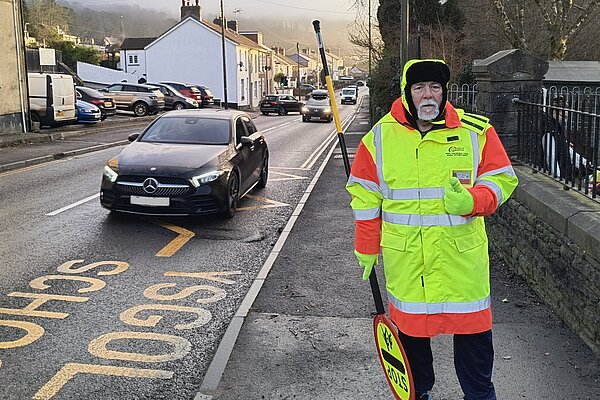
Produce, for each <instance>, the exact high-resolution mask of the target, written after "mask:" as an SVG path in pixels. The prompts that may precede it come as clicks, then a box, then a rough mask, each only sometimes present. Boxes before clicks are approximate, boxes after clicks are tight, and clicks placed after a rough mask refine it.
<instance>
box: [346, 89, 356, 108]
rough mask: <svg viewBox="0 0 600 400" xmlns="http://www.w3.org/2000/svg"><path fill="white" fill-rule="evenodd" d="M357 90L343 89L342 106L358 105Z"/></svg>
mask: <svg viewBox="0 0 600 400" xmlns="http://www.w3.org/2000/svg"><path fill="white" fill-rule="evenodd" d="M356 97H357V94H356V88H350V87H345V88H343V89H342V104H346V103H351V104H356Z"/></svg>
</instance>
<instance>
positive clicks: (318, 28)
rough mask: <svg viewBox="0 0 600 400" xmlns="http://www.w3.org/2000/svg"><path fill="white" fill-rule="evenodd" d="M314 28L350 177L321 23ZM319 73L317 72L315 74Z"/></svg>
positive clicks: (314, 22) (336, 126) (345, 164)
mask: <svg viewBox="0 0 600 400" xmlns="http://www.w3.org/2000/svg"><path fill="white" fill-rule="evenodd" d="M313 26H314V27H315V33H316V34H317V44H318V45H319V52H320V53H321V63H322V64H323V71H324V72H325V82H326V83H327V91H328V92H329V104H330V105H331V111H332V112H333V120H334V121H335V129H336V131H337V135H338V140H339V142H340V148H341V149H342V156H343V159H344V167H345V168H346V176H350V161H349V159H348V151H347V150H346V141H345V139H344V132H342V123H341V122H340V115H339V114H338V109H337V102H336V101H335V93H334V91H333V82H332V81H331V76H330V75H329V66H328V65H327V56H326V55H325V46H324V45H323V37H322V36H321V21H319V20H318V19H315V20H314V21H313ZM318 73H319V71H317V74H318Z"/></svg>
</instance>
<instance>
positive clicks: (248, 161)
mask: <svg viewBox="0 0 600 400" xmlns="http://www.w3.org/2000/svg"><path fill="white" fill-rule="evenodd" d="M234 127H235V128H234V129H235V148H236V151H237V155H236V156H235V158H234V160H235V161H234V164H236V165H237V166H238V169H239V171H240V175H241V176H240V196H241V195H242V194H244V193H246V191H247V190H248V189H249V188H250V187H251V185H252V184H253V181H252V173H253V170H254V168H253V165H254V163H255V162H254V161H253V156H254V154H253V152H254V146H248V145H243V144H242V143H241V141H242V138H243V137H247V136H248V132H247V131H246V125H245V124H244V121H242V119H241V118H240V117H238V118H237V119H236V120H235V125H234Z"/></svg>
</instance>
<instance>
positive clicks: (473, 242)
mask: <svg viewBox="0 0 600 400" xmlns="http://www.w3.org/2000/svg"><path fill="white" fill-rule="evenodd" d="M454 243H455V244H456V248H457V249H458V251H459V252H460V253H464V252H465V251H469V250H472V249H474V248H476V247H479V246H481V245H482V244H484V243H485V238H484V237H483V235H482V234H481V233H479V232H478V231H475V232H471V233H469V234H466V235H462V236H458V237H456V238H454Z"/></svg>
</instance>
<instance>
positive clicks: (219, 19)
mask: <svg viewBox="0 0 600 400" xmlns="http://www.w3.org/2000/svg"><path fill="white" fill-rule="evenodd" d="M213 24H215V25H218V26H219V27H220V26H221V17H217V18H215V19H213ZM225 26H227V18H225Z"/></svg>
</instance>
